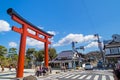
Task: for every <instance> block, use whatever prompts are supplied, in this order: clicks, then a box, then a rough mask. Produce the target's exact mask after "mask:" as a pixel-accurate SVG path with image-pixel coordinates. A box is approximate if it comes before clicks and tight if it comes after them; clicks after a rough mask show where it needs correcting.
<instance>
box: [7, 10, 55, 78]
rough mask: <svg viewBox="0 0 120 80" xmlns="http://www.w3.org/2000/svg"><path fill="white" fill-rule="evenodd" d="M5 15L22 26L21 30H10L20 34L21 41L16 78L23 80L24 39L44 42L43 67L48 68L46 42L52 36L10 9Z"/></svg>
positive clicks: (14, 28)
mask: <svg viewBox="0 0 120 80" xmlns="http://www.w3.org/2000/svg"><path fill="white" fill-rule="evenodd" d="M7 13H8V14H9V15H10V16H11V17H12V19H13V20H14V21H16V22H18V23H19V24H21V25H22V28H17V27H15V26H13V27H12V30H13V31H15V32H18V33H20V34H21V40H20V49H19V57H18V65H17V74H16V77H17V78H23V72H24V57H25V50H26V38H27V36H28V37H31V38H34V39H36V40H39V41H42V42H44V46H45V60H44V61H45V66H46V67H48V61H49V55H48V44H50V43H51V42H50V41H49V40H48V39H49V38H51V37H52V36H53V35H51V34H49V33H46V32H45V31H43V30H41V29H39V28H37V27H36V26H34V25H33V24H31V23H30V22H28V21H26V20H25V19H24V18H22V17H21V16H20V15H19V14H18V13H17V12H15V11H14V10H13V9H12V8H9V9H8V10H7ZM28 29H30V30H32V31H34V32H35V34H31V33H29V32H28ZM39 35H42V36H43V37H44V38H41V37H39Z"/></svg>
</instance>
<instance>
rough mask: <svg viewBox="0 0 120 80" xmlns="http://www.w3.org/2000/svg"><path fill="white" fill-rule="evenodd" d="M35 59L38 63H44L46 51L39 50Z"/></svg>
mask: <svg viewBox="0 0 120 80" xmlns="http://www.w3.org/2000/svg"><path fill="white" fill-rule="evenodd" d="M35 58H36V61H37V62H42V61H43V59H44V50H39V51H38V52H37V53H36V54H35Z"/></svg>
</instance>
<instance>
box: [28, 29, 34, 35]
mask: <svg viewBox="0 0 120 80" xmlns="http://www.w3.org/2000/svg"><path fill="white" fill-rule="evenodd" d="M27 31H28V32H29V33H31V34H33V35H35V33H36V32H35V31H33V30H31V29H27Z"/></svg>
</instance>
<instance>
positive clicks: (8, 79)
mask: <svg viewBox="0 0 120 80" xmlns="http://www.w3.org/2000/svg"><path fill="white" fill-rule="evenodd" d="M59 72H61V71H60V70H56V69H53V70H52V74H49V75H54V74H56V73H59ZM29 75H33V76H35V69H24V77H26V76H29ZM45 77H46V76H39V77H38V80H43V79H42V78H45ZM15 78H16V71H15V69H14V68H13V69H12V70H11V71H10V70H9V69H8V68H5V71H4V72H1V68H0V80H14V79H15Z"/></svg>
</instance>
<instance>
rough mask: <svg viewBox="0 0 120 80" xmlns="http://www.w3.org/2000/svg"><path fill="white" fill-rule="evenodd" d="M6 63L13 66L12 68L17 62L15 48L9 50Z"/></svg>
mask: <svg viewBox="0 0 120 80" xmlns="http://www.w3.org/2000/svg"><path fill="white" fill-rule="evenodd" d="M8 61H9V65H14V66H15V65H17V61H18V54H17V48H9V54H8Z"/></svg>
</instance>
